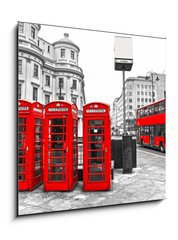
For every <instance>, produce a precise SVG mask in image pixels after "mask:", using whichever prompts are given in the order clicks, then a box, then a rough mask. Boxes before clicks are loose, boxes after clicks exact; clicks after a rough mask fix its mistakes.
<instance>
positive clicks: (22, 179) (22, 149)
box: [18, 116, 30, 189]
mask: <svg viewBox="0 0 178 240" xmlns="http://www.w3.org/2000/svg"><path fill="white" fill-rule="evenodd" d="M28 126H29V124H28V117H27V116H20V117H19V118H18V182H19V184H20V188H21V189H26V188H28V186H27V185H28V181H29V177H30V176H29V166H28V161H27V159H28V153H29V152H28V150H29V149H28V144H27V141H28V139H27V128H28Z"/></svg>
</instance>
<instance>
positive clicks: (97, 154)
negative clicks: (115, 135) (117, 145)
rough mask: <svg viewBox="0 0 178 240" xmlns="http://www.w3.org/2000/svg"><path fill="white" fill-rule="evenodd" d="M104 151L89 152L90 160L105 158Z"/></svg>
mask: <svg viewBox="0 0 178 240" xmlns="http://www.w3.org/2000/svg"><path fill="white" fill-rule="evenodd" d="M103 156H104V154H103V151H89V152H88V157H90V158H98V157H103Z"/></svg>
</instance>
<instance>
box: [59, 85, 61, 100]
mask: <svg viewBox="0 0 178 240" xmlns="http://www.w3.org/2000/svg"><path fill="white" fill-rule="evenodd" d="M59 100H61V83H60V84H59Z"/></svg>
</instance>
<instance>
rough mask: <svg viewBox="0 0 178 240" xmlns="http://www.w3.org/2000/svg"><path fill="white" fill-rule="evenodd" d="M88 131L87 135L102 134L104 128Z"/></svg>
mask: <svg viewBox="0 0 178 240" xmlns="http://www.w3.org/2000/svg"><path fill="white" fill-rule="evenodd" d="M88 131H89V134H104V128H102V127H98V128H89V129H88Z"/></svg>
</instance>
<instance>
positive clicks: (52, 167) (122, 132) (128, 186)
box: [17, 22, 166, 215]
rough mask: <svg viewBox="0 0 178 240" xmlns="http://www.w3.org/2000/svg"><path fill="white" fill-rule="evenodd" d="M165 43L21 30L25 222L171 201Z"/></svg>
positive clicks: (21, 201) (23, 26)
mask: <svg viewBox="0 0 178 240" xmlns="http://www.w3.org/2000/svg"><path fill="white" fill-rule="evenodd" d="M165 42H166V39H165V38H161V37H145V36H137V35H136V34H135V35H133V34H130V35H129V34H125V35H124V34H119V33H109V32H108V33H107V32H104V31H94V30H92V31H91V30H90V29H88V30H84V29H83V30H82V29H77V28H75V29H73V28H70V27H59V26H47V25H43V24H37V23H25V22H19V23H18V131H17V134H18V157H17V160H18V161H17V165H18V179H17V181H18V189H17V190H18V215H28V214H36V213H45V212H46V213H47V212H55V211H64V210H73V209H83V208H93V207H99V206H109V205H119V204H125V203H133V202H143V201H152V200H160V199H164V198H165V151H166V140H165V117H166V114H165V112H166V88H165V79H166V74H165V72H166V68H165Z"/></svg>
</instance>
